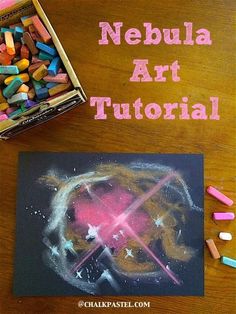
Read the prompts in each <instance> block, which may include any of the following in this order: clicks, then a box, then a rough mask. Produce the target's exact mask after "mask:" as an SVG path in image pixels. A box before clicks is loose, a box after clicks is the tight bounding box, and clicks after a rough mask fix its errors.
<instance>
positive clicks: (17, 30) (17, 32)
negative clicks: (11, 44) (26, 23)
mask: <svg viewBox="0 0 236 314" xmlns="http://www.w3.org/2000/svg"><path fill="white" fill-rule="evenodd" d="M23 33H24V30H23V28H21V27H19V26H16V27H15V31H14V39H15V41H19V42H21V38H22V36H23Z"/></svg>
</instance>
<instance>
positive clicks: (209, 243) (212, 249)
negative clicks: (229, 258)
mask: <svg viewBox="0 0 236 314" xmlns="http://www.w3.org/2000/svg"><path fill="white" fill-rule="evenodd" d="M206 244H207V247H208V249H209V251H210V253H211V256H212V257H213V258H214V259H218V258H220V253H219V251H218V249H217V247H216V245H215V242H214V241H213V240H212V239H208V240H206Z"/></svg>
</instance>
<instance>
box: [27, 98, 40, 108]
mask: <svg viewBox="0 0 236 314" xmlns="http://www.w3.org/2000/svg"><path fill="white" fill-rule="evenodd" d="M36 105H37V103H36V102H35V101H33V100H27V101H26V102H25V108H27V109H28V108H31V107H34V106H36Z"/></svg>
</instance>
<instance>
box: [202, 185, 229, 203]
mask: <svg viewBox="0 0 236 314" xmlns="http://www.w3.org/2000/svg"><path fill="white" fill-rule="evenodd" d="M207 193H209V194H210V195H212V196H214V197H215V198H217V199H218V200H219V201H220V202H221V203H223V204H225V205H227V206H231V205H233V203H234V202H233V201H232V200H231V199H230V198H228V197H227V196H226V195H224V194H223V193H221V192H220V191H218V190H217V189H216V188H214V187H213V186H208V188H207Z"/></svg>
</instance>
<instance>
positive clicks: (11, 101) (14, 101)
mask: <svg viewBox="0 0 236 314" xmlns="http://www.w3.org/2000/svg"><path fill="white" fill-rule="evenodd" d="M27 99H28V94H27V93H18V94H15V95H13V96H12V97H11V98H8V99H7V102H8V104H9V105H13V104H18V103H20V102H22V101H24V100H27Z"/></svg>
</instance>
